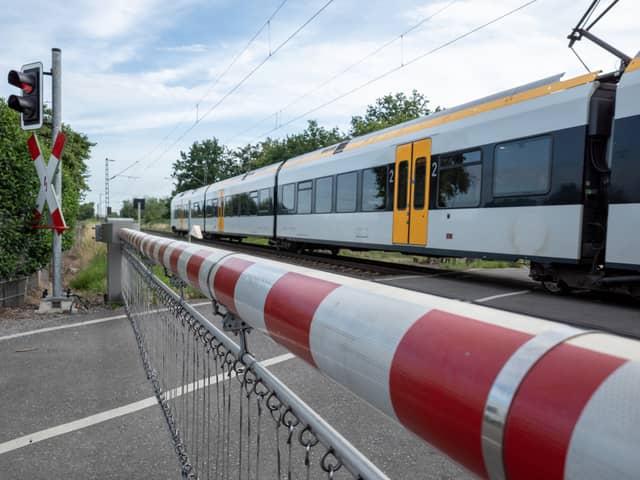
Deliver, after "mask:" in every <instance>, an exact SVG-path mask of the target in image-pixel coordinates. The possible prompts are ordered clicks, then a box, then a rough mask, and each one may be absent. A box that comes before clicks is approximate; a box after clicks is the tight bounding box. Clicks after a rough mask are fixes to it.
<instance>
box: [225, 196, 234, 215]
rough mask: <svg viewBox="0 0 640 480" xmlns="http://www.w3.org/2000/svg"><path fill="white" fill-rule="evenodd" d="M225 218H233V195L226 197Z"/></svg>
mask: <svg viewBox="0 0 640 480" xmlns="http://www.w3.org/2000/svg"><path fill="white" fill-rule="evenodd" d="M224 216H225V217H233V202H232V201H231V195H227V196H226V197H224Z"/></svg>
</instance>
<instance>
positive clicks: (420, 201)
mask: <svg viewBox="0 0 640 480" xmlns="http://www.w3.org/2000/svg"><path fill="white" fill-rule="evenodd" d="M413 178H414V184H413V208H414V209H415V210H422V209H423V208H424V200H425V198H424V194H425V189H426V187H427V159H426V158H425V157H420V158H417V159H416V162H415V164H414V167H413Z"/></svg>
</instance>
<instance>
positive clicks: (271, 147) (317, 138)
mask: <svg viewBox="0 0 640 480" xmlns="http://www.w3.org/2000/svg"><path fill="white" fill-rule="evenodd" d="M345 138H346V135H345V134H344V133H342V132H341V131H340V130H339V129H338V128H337V127H334V128H332V129H327V128H325V127H322V126H319V125H318V122H317V121H316V120H309V121H308V123H307V128H305V129H304V130H303V131H302V132H300V133H294V134H292V135H287V136H286V137H285V138H283V139H281V140H278V139H272V138H267V139H266V140H264V141H262V142H260V143H259V144H258V145H257V146H256V147H255V149H254V157H253V159H252V160H251V161H249V162H246V163H244V165H246V166H247V167H248V168H247V169H248V170H252V169H254V168H260V167H264V166H265V165H271V164H272V163H277V162H281V161H283V160H286V159H289V158H292V157H296V156H298V155H303V154H305V153H309V152H313V151H314V150H317V149H319V148H324V147H328V146H330V145H335V144H336V143H340V142H341V141H343V140H344V139H345ZM247 147H249V146H247ZM247 147H245V148H247Z"/></svg>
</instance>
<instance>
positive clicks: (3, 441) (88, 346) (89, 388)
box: [0, 307, 470, 480]
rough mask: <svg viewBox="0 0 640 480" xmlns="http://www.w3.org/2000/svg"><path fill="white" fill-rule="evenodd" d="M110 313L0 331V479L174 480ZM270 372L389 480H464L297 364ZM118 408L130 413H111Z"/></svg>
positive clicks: (271, 351)
mask: <svg viewBox="0 0 640 480" xmlns="http://www.w3.org/2000/svg"><path fill="white" fill-rule="evenodd" d="M207 310H210V307H203V312H205V311H207ZM117 313H118V312H116V314H114V315H112V317H113V316H116V318H112V319H110V320H107V321H104V322H100V323H85V324H77V322H78V321H80V322H83V321H86V320H91V319H87V318H84V317H80V316H76V317H71V318H68V319H66V322H65V321H61V319H54V320H51V321H45V322H43V323H42V324H41V327H42V328H52V330H49V331H45V332H40V333H38V332H37V331H36V332H35V333H34V331H33V330H26V331H23V330H25V329H22V328H20V326H16V325H15V324H14V325H12V326H11V328H10V329H6V330H8V331H0V365H2V369H1V371H0V405H2V407H1V408H2V414H1V415H0V479H2V480H4V479H13V478H29V479H40V478H42V479H45V478H46V479H51V478H69V479H75V478H83V479H85V478H154V479H156V478H157V479H164V478H179V464H178V461H177V459H176V456H175V454H174V452H173V450H172V447H171V444H170V440H169V435H168V431H167V428H166V425H165V423H164V418H163V417H162V415H161V411H160V408H159V407H158V406H157V404H154V403H153V401H150V402H148V405H145V406H144V407H142V408H141V407H139V406H138V407H136V405H137V404H136V402H140V401H141V400H144V399H149V398H150V397H152V395H153V392H152V389H151V385H150V384H149V382H148V381H147V379H146V376H145V374H144V371H143V368H142V365H141V362H140V359H139V356H138V350H137V346H136V344H135V341H134V337H133V334H132V330H131V326H130V325H129V323H128V320H127V319H125V318H122V317H120V318H117ZM74 324H75V325H77V326H73V327H72V328H62V329H60V327H61V326H63V327H69V326H72V325H74ZM218 324H219V323H218ZM28 326H29V327H32V326H33V323H32V322H28ZM24 333H27V335H23V334H24ZM20 335H23V336H20ZM249 338H250V346H251V350H252V352H254V354H255V356H256V357H257V358H259V359H270V358H274V357H277V356H279V355H282V354H284V353H286V352H285V351H284V350H283V349H282V348H281V347H280V346H278V345H277V344H275V343H274V342H273V341H271V340H270V339H269V338H267V337H265V336H262V335H261V334H258V333H252V334H251V335H250V337H249ZM270 369H271V370H272V372H273V373H275V374H276V375H277V376H278V377H279V378H280V379H281V380H282V381H283V382H284V383H285V384H286V385H288V386H289V388H291V389H292V390H294V391H295V392H296V393H297V394H298V395H299V396H300V397H301V398H302V399H303V400H305V401H306V402H307V403H309V404H310V405H311V406H312V407H313V408H314V409H316V410H317V411H318V412H319V413H320V414H321V415H322V416H323V417H324V418H325V419H326V420H327V421H329V423H331V424H332V425H333V426H334V427H335V428H336V429H337V430H338V431H340V432H341V433H342V434H343V435H344V436H345V437H346V438H347V439H349V440H350V441H351V442H352V443H353V444H354V445H355V446H356V447H358V448H359V449H361V451H362V452H363V453H364V454H365V455H366V456H368V457H369V458H370V459H371V460H372V461H373V462H374V463H376V465H378V466H379V468H381V469H382V470H383V471H384V472H385V473H386V474H387V475H388V476H389V477H390V478H400V479H405V478H426V479H440V480H442V479H454V478H455V479H458V478H460V479H465V478H470V477H469V475H468V474H467V473H466V472H464V471H463V470H462V469H461V468H460V467H458V466H456V465H455V464H453V463H452V462H450V461H449V460H448V459H447V458H446V457H444V456H443V455H441V454H440V453H438V452H437V451H436V450H434V449H433V448H431V447H430V446H429V445H426V444H425V443H424V442H422V441H421V440H419V439H418V438H417V437H415V436H414V435H413V434H411V433H409V432H407V431H405V430H404V429H403V428H402V427H400V426H399V425H397V424H396V423H395V422H393V421H392V420H390V419H388V418H386V417H385V416H384V415H382V414H380V413H379V412H377V411H376V410H374V409H373V408H372V407H370V406H368V405H367V404H366V403H364V402H363V401H361V400H359V399H358V398H356V397H354V396H353V395H352V394H351V393H349V392H348V391H346V390H345V389H344V388H342V387H340V386H339V385H337V384H335V383H334V382H332V381H331V380H328V379H327V378H325V377H324V376H322V375H321V374H319V373H318V372H317V371H316V370H314V369H313V368H311V367H309V366H308V365H306V364H305V363H304V362H302V361H301V360H298V359H295V358H294V359H290V360H286V361H282V362H280V363H278V364H276V365H274V366H273V367H271V368H270ZM138 405H139V404H138ZM127 406H128V409H129V410H133V411H128V412H127V413H124V414H122V412H119V411H118V410H114V409H118V408H120V407H127ZM267 451H268V449H265V452H267ZM262 478H267V477H266V476H263V477H262Z"/></svg>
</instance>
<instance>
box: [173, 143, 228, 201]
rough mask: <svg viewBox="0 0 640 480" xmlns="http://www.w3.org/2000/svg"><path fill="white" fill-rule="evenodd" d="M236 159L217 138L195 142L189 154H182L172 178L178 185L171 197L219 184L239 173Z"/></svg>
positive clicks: (175, 165)
mask: <svg viewBox="0 0 640 480" xmlns="http://www.w3.org/2000/svg"><path fill="white" fill-rule="evenodd" d="M239 171H240V170H239V167H238V163H237V160H236V158H235V157H234V156H233V155H231V154H230V153H229V149H228V148H227V147H225V146H224V145H222V144H221V143H220V142H219V141H218V139H217V138H215V137H214V138H212V139H209V140H203V141H201V142H194V143H193V145H191V147H190V148H189V151H188V152H186V153H185V152H182V151H181V152H180V159H178V160H176V161H175V162H174V163H173V172H172V173H171V176H172V177H173V178H174V179H175V181H176V185H175V187H174V189H173V192H172V193H171V195H172V196H173V195H176V194H177V193H180V192H184V191H185V190H191V189H193V188H198V187H202V186H203V185H208V184H210V183H214V182H219V181H220V180H224V179H225V178H229V177H232V176H234V175H237V174H238V173H239Z"/></svg>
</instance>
